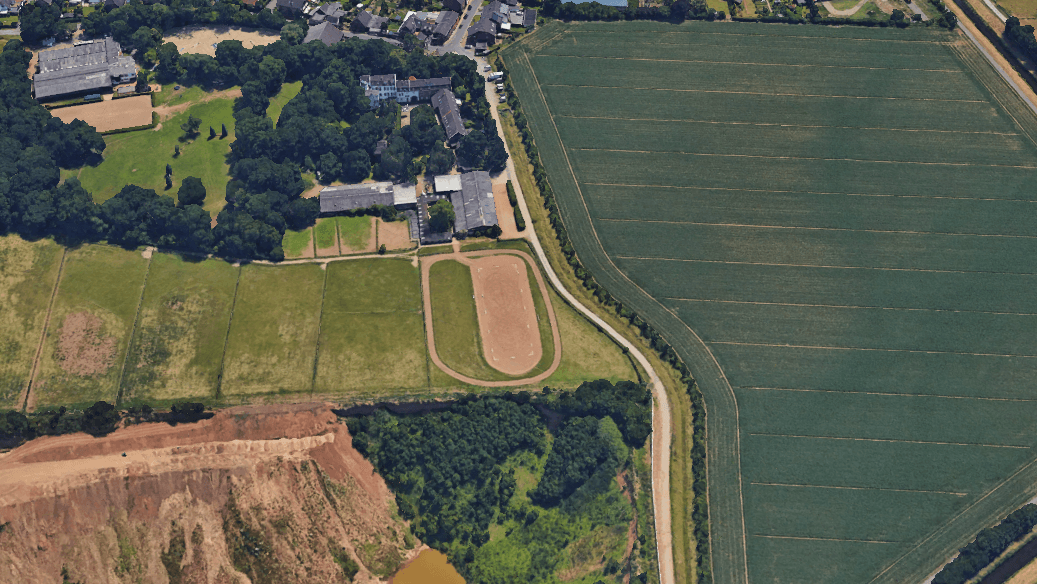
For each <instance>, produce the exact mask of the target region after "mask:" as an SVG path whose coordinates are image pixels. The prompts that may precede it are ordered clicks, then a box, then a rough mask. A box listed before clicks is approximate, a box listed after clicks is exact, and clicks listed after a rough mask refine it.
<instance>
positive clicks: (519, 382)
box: [421, 249, 562, 387]
mask: <svg viewBox="0 0 1037 584" xmlns="http://www.w3.org/2000/svg"><path fill="white" fill-rule="evenodd" d="M488 255H512V256H518V257H521V258H522V259H523V260H524V261H525V262H527V263H528V264H529V265H530V266H531V267H532V268H533V274H534V276H535V277H536V281H537V284H538V285H539V287H540V294H541V295H542V296H543V298H544V305H545V306H546V307H547V317H548V319H549V320H550V321H551V337H552V338H553V339H554V346H555V354H554V359H552V361H551V366H550V367H548V368H547V370H546V371H544V372H543V373H541V374H539V375H536V376H534V377H526V378H524V379H513V380H509V381H484V380H482V379H475V378H474V377H468V376H467V375H462V374H461V373H458V372H457V371H454V370H453V369H451V368H450V367H447V365H446V364H445V363H443V360H442V359H440V358H439V354H438V353H437V352H436V338H435V332H434V331H433V330H432V295H431V294H430V293H429V272H430V270H431V269H432V265H433V264H435V263H436V262H439V261H443V260H454V261H456V262H460V263H462V264H464V265H466V266H469V267H471V266H472V265H473V263H472V262H471V260H469V259H468V258H477V257H483V256H488ZM421 290H422V299H421V300H422V306H423V308H424V311H425V334H426V337H427V339H428V352H429V357H431V358H432V362H433V363H435V365H436V367H439V368H440V369H441V370H443V372H444V373H446V374H447V375H449V376H451V377H453V378H454V379H458V380H460V381H463V382H465V383H469V384H471V385H476V386H479V387H521V386H523V385H532V384H534V383H540V382H541V381H543V380H545V379H547V378H548V377H550V376H551V374H552V373H554V372H555V370H556V369H558V365H559V364H561V362H562V336H561V334H560V333H559V332H558V319H557V317H556V316H555V310H554V306H553V305H552V304H551V297H550V296H549V295H548V293H547V285H546V284H544V277H543V276H542V275H540V270H538V269H537V268H536V263H534V262H533V258H531V257H530V256H529V254H527V253H525V252H522V251H518V250H511V249H508V250H500V249H490V250H482V251H470V252H467V253H461V252H454V253H452V254H443V255H437V256H431V257H429V258H424V259H422V260H421ZM479 328H480V332H482V330H481V329H482V319H480V320H479ZM539 334H540V333H539V331H538V332H537V336H538V337H539ZM538 361H539V359H538Z"/></svg>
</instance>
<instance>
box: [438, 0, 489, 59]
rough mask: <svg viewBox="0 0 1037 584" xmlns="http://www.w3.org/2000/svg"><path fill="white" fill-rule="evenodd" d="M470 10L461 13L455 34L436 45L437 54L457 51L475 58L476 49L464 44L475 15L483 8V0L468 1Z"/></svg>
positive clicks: (459, 53)
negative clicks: (441, 44)
mask: <svg viewBox="0 0 1037 584" xmlns="http://www.w3.org/2000/svg"><path fill="white" fill-rule="evenodd" d="M467 6H468V10H467V12H465V13H464V14H462V15H461V21H460V22H458V23H457V28H455V29H454V34H452V35H451V36H450V38H449V39H447V41H446V42H445V43H443V46H441V47H436V49H435V51H436V54H437V55H445V54H447V53H457V54H458V55H464V56H466V57H468V58H470V59H474V58H475V51H474V50H472V49H466V48H465V46H464V42H465V39H466V38H468V27H469V26H471V24H472V19H474V18H475V15H477V14H479V11H480V10H481V8H482V0H470V1H469V2H468V5H467Z"/></svg>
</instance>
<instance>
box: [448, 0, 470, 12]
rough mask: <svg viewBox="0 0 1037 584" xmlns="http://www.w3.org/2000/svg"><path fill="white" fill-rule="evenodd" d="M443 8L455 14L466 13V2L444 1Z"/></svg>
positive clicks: (462, 0)
mask: <svg viewBox="0 0 1037 584" xmlns="http://www.w3.org/2000/svg"><path fill="white" fill-rule="evenodd" d="M443 8H446V9H447V10H452V11H454V12H464V8H465V0H443Z"/></svg>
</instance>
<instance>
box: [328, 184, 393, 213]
mask: <svg viewBox="0 0 1037 584" xmlns="http://www.w3.org/2000/svg"><path fill="white" fill-rule="evenodd" d="M393 192H394V191H393V184H392V183H389V182H376V183H364V184H359V185H342V186H337V187H324V188H323V189H321V191H320V212H321V213H338V212H340V211H352V210H354V209H366V208H368V207H370V206H372V205H392V204H393V203H394V195H393Z"/></svg>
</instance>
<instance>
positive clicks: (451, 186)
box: [434, 174, 461, 193]
mask: <svg viewBox="0 0 1037 584" xmlns="http://www.w3.org/2000/svg"><path fill="white" fill-rule="evenodd" d="M434 180H435V185H436V192H437V193H447V192H450V191H459V190H461V175H459V174H441V175H439V176H437V177H436V178H435V179H434Z"/></svg>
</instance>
